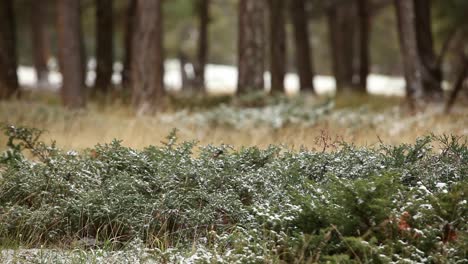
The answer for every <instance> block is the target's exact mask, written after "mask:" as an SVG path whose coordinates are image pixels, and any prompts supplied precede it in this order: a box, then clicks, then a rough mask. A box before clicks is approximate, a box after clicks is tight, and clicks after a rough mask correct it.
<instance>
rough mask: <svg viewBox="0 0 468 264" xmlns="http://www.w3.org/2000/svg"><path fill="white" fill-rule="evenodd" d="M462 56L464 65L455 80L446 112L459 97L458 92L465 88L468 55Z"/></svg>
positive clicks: (467, 74) (467, 75)
mask: <svg viewBox="0 0 468 264" xmlns="http://www.w3.org/2000/svg"><path fill="white" fill-rule="evenodd" d="M461 57H462V65H461V70H460V73H459V74H458V77H457V79H456V81H455V84H454V88H453V90H452V92H451V94H450V96H449V99H448V101H447V103H446V105H445V112H446V113H449V112H450V110H451V109H452V107H453V104H454V103H455V100H456V99H457V96H458V93H459V92H460V91H461V90H462V89H463V84H464V83H465V81H466V79H467V78H468V57H467V56H466V55H465V54H464V53H463V54H461Z"/></svg>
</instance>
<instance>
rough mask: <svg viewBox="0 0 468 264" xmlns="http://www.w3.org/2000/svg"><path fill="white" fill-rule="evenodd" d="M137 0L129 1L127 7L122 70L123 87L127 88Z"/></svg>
mask: <svg viewBox="0 0 468 264" xmlns="http://www.w3.org/2000/svg"><path fill="white" fill-rule="evenodd" d="M136 4H137V0H129V1H128V7H127V16H126V25H125V35H124V48H125V49H124V52H125V55H124V63H123V69H122V86H123V87H124V88H127V87H128V86H129V83H130V76H131V68H130V67H131V61H132V38H133V37H132V36H133V24H134V21H135V12H136Z"/></svg>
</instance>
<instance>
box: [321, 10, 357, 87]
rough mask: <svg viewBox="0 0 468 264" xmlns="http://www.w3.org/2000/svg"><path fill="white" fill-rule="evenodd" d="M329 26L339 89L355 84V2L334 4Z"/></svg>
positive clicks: (330, 11)
mask: <svg viewBox="0 0 468 264" xmlns="http://www.w3.org/2000/svg"><path fill="white" fill-rule="evenodd" d="M327 17H328V27H329V34H330V48H331V54H332V57H333V59H332V63H333V66H332V69H333V75H334V76H335V80H336V87H337V91H339V90H350V89H351V88H352V87H353V86H354V83H353V77H354V72H355V69H354V62H355V55H356V53H355V37H356V34H355V33H356V24H355V22H356V8H355V5H354V3H346V4H339V5H334V6H332V7H331V8H329V10H328V14H327Z"/></svg>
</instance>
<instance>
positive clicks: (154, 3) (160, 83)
mask: <svg viewBox="0 0 468 264" xmlns="http://www.w3.org/2000/svg"><path fill="white" fill-rule="evenodd" d="M161 2H162V0H138V1H137V6H136V16H135V21H134V23H135V24H134V32H133V41H132V63H131V82H132V87H133V94H132V102H133V105H134V106H135V107H136V109H137V111H138V112H139V113H142V114H144V113H148V112H150V111H153V110H156V108H158V107H161V103H162V99H163V96H164V94H165V90H164V57H163V27H162V23H163V18H162V10H161V8H162V4H161Z"/></svg>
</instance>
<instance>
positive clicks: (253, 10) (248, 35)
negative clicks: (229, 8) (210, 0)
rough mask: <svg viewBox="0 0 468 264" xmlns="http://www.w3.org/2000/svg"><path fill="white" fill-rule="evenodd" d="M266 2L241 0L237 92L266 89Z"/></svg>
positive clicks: (262, 0) (261, 0)
mask: <svg viewBox="0 0 468 264" xmlns="http://www.w3.org/2000/svg"><path fill="white" fill-rule="evenodd" d="M264 8H265V2H264V0H240V2H239V33H238V41H239V43H238V70H239V73H238V74H239V75H238V83H237V93H238V94H242V93H246V92H249V91H254V90H257V91H258V90H260V91H263V89H264V80H263V74H264V72H265V61H264V60H265V52H264V46H265V14H264Z"/></svg>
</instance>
